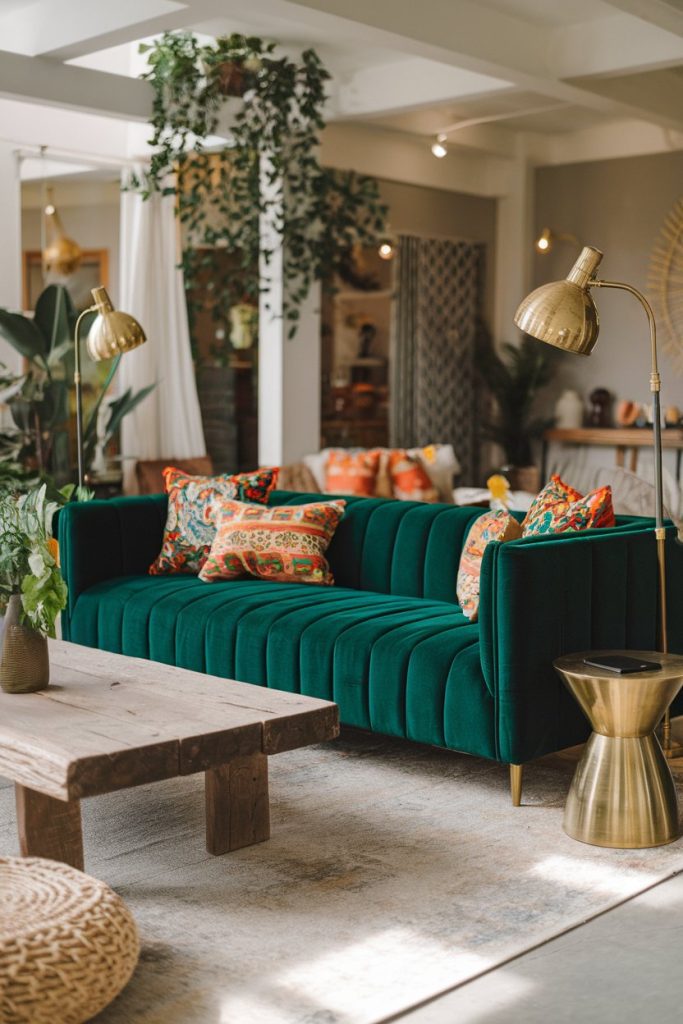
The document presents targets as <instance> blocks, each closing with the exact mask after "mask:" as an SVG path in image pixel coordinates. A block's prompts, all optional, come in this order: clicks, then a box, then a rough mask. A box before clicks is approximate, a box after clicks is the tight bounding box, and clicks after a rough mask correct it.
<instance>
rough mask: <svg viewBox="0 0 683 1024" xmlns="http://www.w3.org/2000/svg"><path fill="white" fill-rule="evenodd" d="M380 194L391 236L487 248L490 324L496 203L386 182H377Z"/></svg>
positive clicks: (489, 317) (486, 306) (486, 298)
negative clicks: (387, 211)
mask: <svg viewBox="0 0 683 1024" xmlns="http://www.w3.org/2000/svg"><path fill="white" fill-rule="evenodd" d="M380 190H381V194H382V199H383V200H384V202H385V203H387V205H388V206H389V226H390V228H391V231H392V232H393V233H396V234H414V235H423V236H425V237H428V238H455V239H459V240H462V241H467V242H481V243H483V244H484V245H485V246H486V256H485V268H484V315H485V317H486V319H487V321H488V322H489V323H491V320H492V313H493V261H494V256H495V238H496V200H495V199H482V198H480V197H479V196H469V195H464V194H463V193H461V192H447V191H446V190H445V189H437V188H424V187H423V186H421V185H406V184H403V183H402V182H397V181H386V180H381V181H380Z"/></svg>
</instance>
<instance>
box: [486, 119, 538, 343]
mask: <svg viewBox="0 0 683 1024" xmlns="http://www.w3.org/2000/svg"><path fill="white" fill-rule="evenodd" d="M533 176H534V168H533V166H532V165H531V164H530V162H529V160H528V158H527V154H526V146H525V144H524V139H522V138H520V139H518V153H517V155H516V157H515V159H514V160H512V161H510V168H509V175H508V185H507V190H506V193H505V194H504V195H503V196H501V197H500V199H499V200H498V220H497V224H496V262H495V306H494V340H495V343H496V345H500V343H501V342H503V341H515V340H516V338H517V328H516V327H515V325H514V323H513V322H512V318H513V317H514V315H515V312H516V310H517V307H518V306H519V304H520V302H521V301H522V299H523V298H524V296H525V295H526V294H527V293H528V291H529V289H530V287H531V274H532V266H533V187H534V177H533Z"/></svg>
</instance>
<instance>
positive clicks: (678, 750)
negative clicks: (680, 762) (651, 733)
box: [657, 715, 683, 761]
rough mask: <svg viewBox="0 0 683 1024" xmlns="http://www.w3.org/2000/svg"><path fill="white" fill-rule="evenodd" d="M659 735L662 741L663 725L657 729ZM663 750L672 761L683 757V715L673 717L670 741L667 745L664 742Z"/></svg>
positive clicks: (668, 759)
mask: <svg viewBox="0 0 683 1024" xmlns="http://www.w3.org/2000/svg"><path fill="white" fill-rule="evenodd" d="M657 736H658V737H659V740H660V743H661V741H662V727H661V726H660V727H659V729H658V730H657ZM662 751H663V753H664V757H665V758H666V759H667V761H672V760H675V759H676V758H679V757H681V758H683V716H681V715H679V716H678V717H677V718H672V719H671V733H670V738H669V743H668V745H667V746H666V747H665V746H664V744H663V743H662Z"/></svg>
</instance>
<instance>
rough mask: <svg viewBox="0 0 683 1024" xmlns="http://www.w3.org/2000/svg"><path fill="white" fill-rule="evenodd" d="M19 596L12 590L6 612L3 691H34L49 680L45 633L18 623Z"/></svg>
mask: <svg viewBox="0 0 683 1024" xmlns="http://www.w3.org/2000/svg"><path fill="white" fill-rule="evenodd" d="M20 613H21V597H20V596H19V594H12V596H11V597H10V599H9V604H8V606H7V612H6V614H5V626H4V630H3V634H2V654H1V655H0V687H2V689H3V690H4V691H5V693H34V692H35V691H36V690H44V689H46V688H47V686H48V685H49V682H50V657H49V653H48V647H47V637H44V636H42V635H41V634H40V633H37V632H36V631H35V629H30V628H29V627H28V626H22V625H21V623H20Z"/></svg>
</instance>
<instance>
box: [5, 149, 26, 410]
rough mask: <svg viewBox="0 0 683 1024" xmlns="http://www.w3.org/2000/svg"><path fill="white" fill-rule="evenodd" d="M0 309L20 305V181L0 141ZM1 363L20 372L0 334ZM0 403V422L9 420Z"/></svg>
mask: <svg viewBox="0 0 683 1024" xmlns="http://www.w3.org/2000/svg"><path fill="white" fill-rule="evenodd" d="M0 240H1V244H0V309H9V310H10V311H12V312H18V311H19V310H20V309H21V306H22V302H21V182H20V179H19V159H18V157H17V154H16V150H15V147H12V146H11V145H8V144H6V143H0ZM0 363H4V365H5V366H7V367H8V368H9V369H10V370H13V371H14V372H15V373H20V372H21V363H22V360H21V356H20V355H19V353H18V352H17V351H16V350H15V349H13V348H12V346H11V345H10V344H8V342H6V341H3V339H2V338H0ZM9 415H10V414H9V410H8V409H7V407H6V406H1V405H0V423H1V424H5V423H7V422H9Z"/></svg>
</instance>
